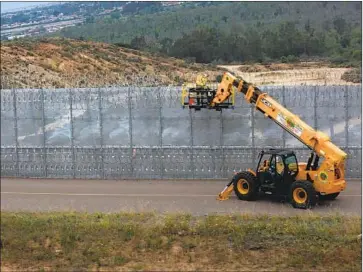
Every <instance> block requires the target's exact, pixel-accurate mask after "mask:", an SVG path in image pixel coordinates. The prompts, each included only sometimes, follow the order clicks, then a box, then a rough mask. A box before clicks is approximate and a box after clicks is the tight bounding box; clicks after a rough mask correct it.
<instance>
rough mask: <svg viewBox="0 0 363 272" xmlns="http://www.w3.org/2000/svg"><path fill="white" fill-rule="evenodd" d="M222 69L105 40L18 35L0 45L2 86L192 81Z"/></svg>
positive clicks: (103, 84)
mask: <svg viewBox="0 0 363 272" xmlns="http://www.w3.org/2000/svg"><path fill="white" fill-rule="evenodd" d="M201 72H203V73H206V74H207V75H208V76H209V78H211V79H213V80H214V79H215V78H216V76H217V75H219V74H221V70H220V69H218V68H216V67H213V66H209V65H201V64H190V63H186V62H185V61H184V60H179V59H175V58H168V57H162V56H157V55H155V54H149V53H146V52H141V51H137V50H132V49H127V48H122V47H118V46H115V45H110V44H105V43H95V42H86V41H78V40H69V39H61V38H52V39H42V40H40V41H27V40H18V41H11V42H4V43H3V44H2V46H1V76H2V82H1V84H2V85H1V87H2V88H11V87H17V88H19V87H20V88H41V87H42V88H52V87H53V88H62V87H96V86H107V85H114V84H125V85H126V84H133V85H136V84H138V85H153V84H164V85H168V84H180V83H181V82H185V81H188V82H194V81H195V78H196V75H197V74H198V73H201Z"/></svg>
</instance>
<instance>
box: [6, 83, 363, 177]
mask: <svg viewBox="0 0 363 272" xmlns="http://www.w3.org/2000/svg"><path fill="white" fill-rule="evenodd" d="M261 89H262V90H263V91H266V92H267V93H269V94H270V95H271V96H272V97H274V98H275V99H276V100H278V101H279V102H280V103H281V104H283V105H285V106H286V107H287V108H288V109H290V110H291V111H292V112H293V113H294V114H297V115H298V116H299V117H300V118H301V119H302V120H304V121H305V122H306V123H307V124H309V125H311V126H312V127H314V128H316V129H319V130H321V131H323V132H325V133H326V134H327V135H329V136H330V137H331V139H332V141H333V142H334V143H335V144H336V145H338V146H339V147H341V148H342V149H343V150H345V151H346V152H347V153H348V162H347V166H346V169H347V170H346V176H347V177H350V178H359V177H361V171H362V169H361V165H362V164H361V152H362V151H361V108H362V105H361V101H362V99H361V95H362V91H361V85H354V86H348V85H347V86H263V87H261ZM180 90H181V88H180V87H135V86H121V87H108V88H77V89H66V88H64V89H10V90H1V174H2V176H21V177H57V178H104V179H128V178H147V179H149V178H155V179H162V178H180V179H183V178H194V179H200V178H211V179H213V178H227V177H230V175H231V174H233V172H234V171H239V170H242V169H245V168H248V167H252V168H253V167H255V165H256V163H257V162H256V159H257V156H258V153H259V151H260V150H262V149H265V148H269V147H275V148H276V147H281V148H286V149H292V150H295V151H296V153H297V156H298V159H299V161H305V160H307V157H308V155H309V153H310V151H309V150H308V149H307V148H305V147H304V145H303V144H301V143H300V142H298V140H296V139H295V138H293V137H292V136H290V135H289V134H288V133H286V132H285V131H283V130H282V129H281V128H280V127H278V126H276V124H275V123H273V122H272V121H271V120H269V119H267V118H265V117H264V116H263V115H262V114H260V113H259V112H256V111H255V109H254V108H253V106H251V105H249V104H247V103H246V102H245V101H244V100H243V97H242V95H241V96H237V97H236V106H235V109H228V110H223V111H222V112H217V111H213V110H201V111H190V110H189V109H183V108H182V105H181V101H180Z"/></svg>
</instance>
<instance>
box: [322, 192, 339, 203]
mask: <svg viewBox="0 0 363 272" xmlns="http://www.w3.org/2000/svg"><path fill="white" fill-rule="evenodd" d="M339 194H340V192H338V193H334V194H329V195H320V194H319V199H320V200H323V201H324V200H334V199H336V198H337V196H338V195H339Z"/></svg>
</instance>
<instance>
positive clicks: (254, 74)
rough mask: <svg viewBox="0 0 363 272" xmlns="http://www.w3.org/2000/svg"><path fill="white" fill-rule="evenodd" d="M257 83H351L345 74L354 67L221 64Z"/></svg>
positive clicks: (301, 64) (248, 80) (222, 66)
mask: <svg viewBox="0 0 363 272" xmlns="http://www.w3.org/2000/svg"><path fill="white" fill-rule="evenodd" d="M219 67H221V68H223V69H227V70H228V71H230V72H232V73H234V74H235V75H238V76H240V77H242V78H243V79H244V80H246V81H247V82H250V83H253V84H255V85H351V84H359V82H349V80H348V81H347V80H346V79H347V78H346V77H344V76H343V75H344V74H345V73H346V72H350V71H354V70H353V69H352V68H331V67H329V65H328V64H325V63H316V62H302V63H295V64H285V63H276V64H270V65H261V64H252V65H221V66H219Z"/></svg>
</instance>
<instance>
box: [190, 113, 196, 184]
mask: <svg viewBox="0 0 363 272" xmlns="http://www.w3.org/2000/svg"><path fill="white" fill-rule="evenodd" d="M189 121H190V151H191V152H190V167H191V168H192V169H191V170H192V177H193V179H194V178H195V167H194V139H193V115H192V111H191V110H190V109H189Z"/></svg>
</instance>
